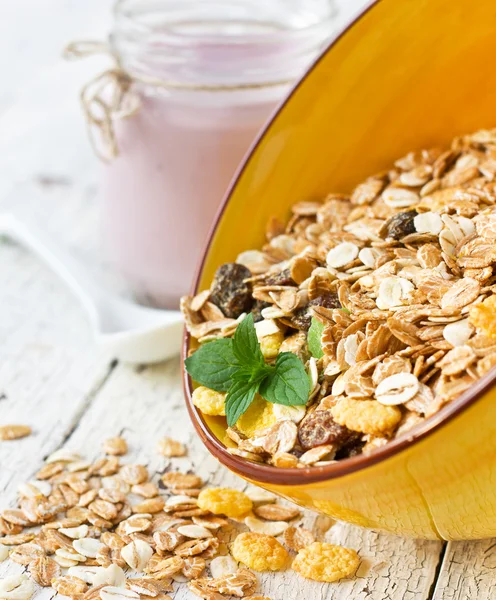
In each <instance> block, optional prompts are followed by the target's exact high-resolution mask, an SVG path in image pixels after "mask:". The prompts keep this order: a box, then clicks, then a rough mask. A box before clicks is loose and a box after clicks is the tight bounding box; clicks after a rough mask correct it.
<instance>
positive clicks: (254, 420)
mask: <svg viewBox="0 0 496 600" xmlns="http://www.w3.org/2000/svg"><path fill="white" fill-rule="evenodd" d="M273 406H274V405H273V404H271V403H270V402H267V401H265V400H264V399H263V398H262V397H261V396H259V395H256V396H255V399H254V400H253V402H252V403H251V405H250V407H249V408H248V410H247V411H246V412H245V413H244V414H243V415H241V417H240V418H239V419H238V422H237V423H236V428H237V429H238V430H239V431H240V432H241V433H243V434H244V435H246V436H247V437H252V436H253V434H254V433H255V431H259V430H260V429H266V428H267V427H272V425H274V423H275V422H276V420H277V419H276V417H275V415H274V410H273Z"/></svg>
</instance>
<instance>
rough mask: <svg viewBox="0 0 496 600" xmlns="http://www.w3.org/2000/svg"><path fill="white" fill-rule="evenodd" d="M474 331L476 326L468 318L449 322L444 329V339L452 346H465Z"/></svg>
mask: <svg viewBox="0 0 496 600" xmlns="http://www.w3.org/2000/svg"><path fill="white" fill-rule="evenodd" d="M473 333H474V328H473V327H472V325H470V323H469V320H468V319H463V320H461V321H455V322H454V323H448V325H446V326H445V328H444V329H443V337H444V339H445V340H446V341H447V342H448V343H450V344H451V345H452V346H454V347H456V346H464V345H465V344H466V343H467V342H468V341H469V339H470V338H471V337H472V334H473Z"/></svg>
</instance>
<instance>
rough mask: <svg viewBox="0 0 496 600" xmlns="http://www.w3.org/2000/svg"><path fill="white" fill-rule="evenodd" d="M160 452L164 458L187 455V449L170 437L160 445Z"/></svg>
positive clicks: (162, 440) (161, 441) (164, 439)
mask: <svg viewBox="0 0 496 600" xmlns="http://www.w3.org/2000/svg"><path fill="white" fill-rule="evenodd" d="M157 448H158V452H159V454H161V455H162V456H167V457H174V456H184V455H185V454H186V447H185V445H184V444H182V443H181V442H178V441H177V440H174V439H172V438H170V437H165V438H163V439H161V440H160V442H159V443H158V447H157Z"/></svg>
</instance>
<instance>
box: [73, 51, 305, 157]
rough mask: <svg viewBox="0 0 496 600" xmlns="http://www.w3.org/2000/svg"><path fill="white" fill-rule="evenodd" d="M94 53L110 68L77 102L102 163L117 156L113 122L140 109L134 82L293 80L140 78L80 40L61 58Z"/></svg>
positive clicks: (243, 86) (211, 88)
mask: <svg viewBox="0 0 496 600" xmlns="http://www.w3.org/2000/svg"><path fill="white" fill-rule="evenodd" d="M95 54H103V55H106V56H108V57H110V58H111V59H112V61H113V63H114V65H113V67H112V68H110V69H108V70H106V71H104V72H103V73H100V74H99V75H97V76H96V77H94V78H93V79H91V80H90V81H89V82H88V83H87V84H86V85H85V86H84V87H83V88H82V90H81V94H80V100H81V106H82V109H83V113H84V116H85V118H86V122H87V124H88V132H89V138H90V142H91V145H92V147H93V150H94V151H95V153H96V155H97V156H98V157H99V158H100V159H101V160H103V161H104V162H110V161H111V160H112V159H114V158H117V156H119V146H118V143H117V138H116V134H115V128H114V120H115V119H126V118H129V117H132V116H133V115H135V114H136V113H137V112H138V111H139V109H140V107H141V101H140V97H139V95H138V94H137V93H136V92H135V91H133V86H134V84H135V83H141V84H144V85H150V86H154V87H159V88H164V89H175V90H187V91H188V90H189V91H207V92H226V91H242V90H254V89H262V88H268V87H279V86H284V85H290V84H292V83H293V81H294V80H293V79H284V80H279V81H269V82H264V83H240V84H235V85H227V84H226V85H222V84H219V85H203V84H194V83H187V82H177V81H167V80H162V79H155V78H153V77H147V76H142V75H130V74H129V73H128V72H127V71H126V70H125V69H124V68H123V67H122V65H121V61H120V58H119V56H118V55H117V54H116V53H115V52H113V50H112V49H111V47H110V45H109V44H107V43H105V42H98V41H91V40H86V41H85V40H82V41H77V42H72V43H70V44H69V45H68V46H66V48H65V50H64V58H66V59H68V60H75V59H80V58H86V57H88V56H92V55H95ZM97 136H99V139H100V142H98V141H97Z"/></svg>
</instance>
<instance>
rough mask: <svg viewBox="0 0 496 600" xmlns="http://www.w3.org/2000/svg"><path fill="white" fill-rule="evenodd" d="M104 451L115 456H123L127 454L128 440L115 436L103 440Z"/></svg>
mask: <svg viewBox="0 0 496 600" xmlns="http://www.w3.org/2000/svg"><path fill="white" fill-rule="evenodd" d="M103 451H104V452H105V454H111V455H113V456H123V455H124V454H127V442H126V440H125V439H124V438H123V437H120V436H118V437H113V438H109V439H108V440H105V441H104V442H103Z"/></svg>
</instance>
